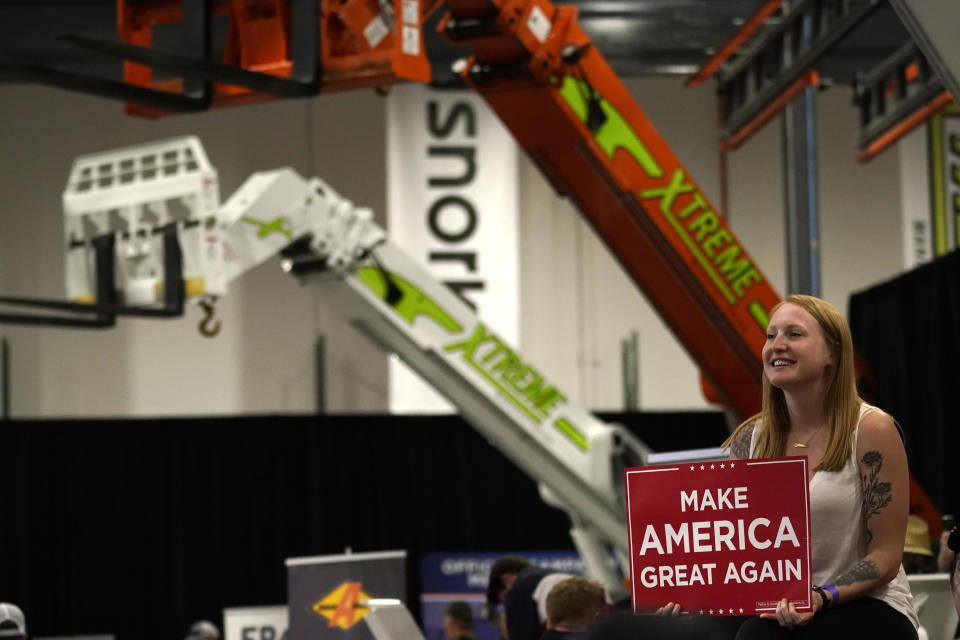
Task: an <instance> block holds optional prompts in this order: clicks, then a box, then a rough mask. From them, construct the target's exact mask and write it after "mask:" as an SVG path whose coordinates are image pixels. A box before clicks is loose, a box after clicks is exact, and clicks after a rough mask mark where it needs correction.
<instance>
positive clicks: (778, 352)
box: [762, 302, 834, 390]
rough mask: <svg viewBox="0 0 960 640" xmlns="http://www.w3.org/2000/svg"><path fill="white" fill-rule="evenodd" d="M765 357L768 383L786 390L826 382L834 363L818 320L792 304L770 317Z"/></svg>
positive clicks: (780, 308) (764, 366)
mask: <svg viewBox="0 0 960 640" xmlns="http://www.w3.org/2000/svg"><path fill="white" fill-rule="evenodd" d="M762 355H763V371H764V373H765V374H766V376H767V379H769V380H770V383H771V384H772V385H773V386H775V387H778V388H780V389H783V390H788V389H792V388H796V387H798V386H802V385H805V384H810V383H811V382H814V381H819V380H823V379H824V377H825V375H826V371H827V368H828V367H829V366H830V365H831V364H833V359H834V358H833V353H832V352H831V350H830V347H829V346H828V345H827V341H826V339H825V338H824V337H823V331H822V330H821V329H820V325H819V324H818V323H817V321H816V320H815V319H814V317H813V316H812V315H810V314H809V313H808V312H807V311H806V310H804V309H803V308H801V307H799V306H797V305H795V304H791V303H789V302H787V303H785V304H783V305H781V306H780V307H779V308H778V309H777V310H776V311H775V312H774V313H773V315H772V316H770V323H769V324H768V325H767V341H766V343H765V344H764V345H763V354H762Z"/></svg>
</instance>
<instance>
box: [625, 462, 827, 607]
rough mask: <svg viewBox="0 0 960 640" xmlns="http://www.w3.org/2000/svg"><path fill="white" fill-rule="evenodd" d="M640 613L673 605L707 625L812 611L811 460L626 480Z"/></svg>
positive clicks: (687, 469)
mask: <svg viewBox="0 0 960 640" xmlns="http://www.w3.org/2000/svg"><path fill="white" fill-rule="evenodd" d="M624 474H625V476H626V487H627V528H628V530H629V536H630V575H631V585H632V595H633V609H634V611H644V610H653V609H657V608H659V607H662V606H663V605H665V604H667V603H668V602H675V603H679V604H680V606H681V607H682V608H683V611H684V612H686V613H691V614H698V615H710V616H729V615H752V614H757V613H764V612H772V611H775V610H776V608H777V602H779V601H780V600H782V599H783V598H787V599H788V600H790V601H791V602H793V603H794V605H795V606H796V607H797V610H798V611H809V610H810V606H811V602H810V593H811V591H810V588H811V569H810V496H809V493H808V486H807V458H806V456H802V457H789V458H765V459H761V460H734V461H731V460H724V461H719V462H718V461H714V462H698V463H696V464H694V463H690V462H687V463H679V464H673V465H660V466H653V467H632V468H629V469H627V470H626V471H625V472H624Z"/></svg>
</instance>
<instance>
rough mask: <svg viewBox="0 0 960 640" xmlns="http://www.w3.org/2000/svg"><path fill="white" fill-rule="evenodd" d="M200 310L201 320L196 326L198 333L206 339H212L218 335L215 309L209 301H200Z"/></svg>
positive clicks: (218, 329) (218, 325) (217, 320)
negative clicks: (201, 311) (201, 313)
mask: <svg viewBox="0 0 960 640" xmlns="http://www.w3.org/2000/svg"><path fill="white" fill-rule="evenodd" d="M200 308H201V309H203V320H201V321H200V324H199V325H197V326H198V328H199V329H200V333H202V334H203V335H204V336H206V337H208V338H213V337H214V336H216V335H217V334H218V333H220V320H219V319H218V318H217V317H216V315H217V308H216V307H215V306H214V304H213V302H212V301H210V300H201V301H200Z"/></svg>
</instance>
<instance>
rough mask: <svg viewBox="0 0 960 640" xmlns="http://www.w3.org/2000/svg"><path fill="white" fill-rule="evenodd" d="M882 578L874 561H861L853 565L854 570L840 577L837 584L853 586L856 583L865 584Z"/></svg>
mask: <svg viewBox="0 0 960 640" xmlns="http://www.w3.org/2000/svg"><path fill="white" fill-rule="evenodd" d="M879 577H880V571H879V570H878V569H877V565H875V564H873V561H872V560H861V561H860V562H858V563H857V564H855V565H853V568H852V569H850V570H849V571H847V572H846V573H844V574H843V575H841V576H839V577H838V578H837V580H836V582H837V584H853V583H854V582H863V581H865V580H873V579H874V578H879Z"/></svg>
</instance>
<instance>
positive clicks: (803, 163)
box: [783, 86, 820, 296]
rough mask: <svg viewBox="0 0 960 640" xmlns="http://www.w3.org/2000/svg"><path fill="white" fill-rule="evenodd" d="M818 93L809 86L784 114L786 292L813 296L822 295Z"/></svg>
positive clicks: (788, 106)
mask: <svg viewBox="0 0 960 640" xmlns="http://www.w3.org/2000/svg"><path fill="white" fill-rule="evenodd" d="M816 91H817V89H816V87H813V86H808V87H807V88H806V89H804V90H803V93H801V94H800V95H798V96H797V97H796V98H795V99H794V100H793V101H792V102H791V103H790V104H788V105H787V107H786V108H785V109H784V112H783V171H784V188H785V192H786V193H785V199H786V208H785V210H786V235H787V238H786V247H787V292H788V293H807V294H810V295H813V296H819V295H820V225H819V213H818V206H817V196H818V194H817V140H816V136H817V127H816V115H817V112H816V104H815V100H816V97H817V96H816Z"/></svg>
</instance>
